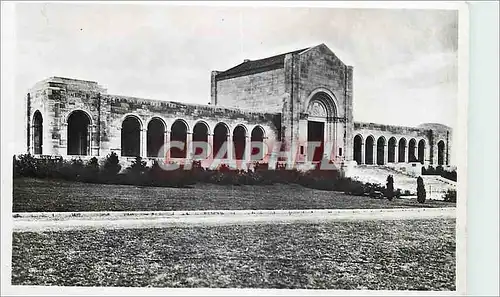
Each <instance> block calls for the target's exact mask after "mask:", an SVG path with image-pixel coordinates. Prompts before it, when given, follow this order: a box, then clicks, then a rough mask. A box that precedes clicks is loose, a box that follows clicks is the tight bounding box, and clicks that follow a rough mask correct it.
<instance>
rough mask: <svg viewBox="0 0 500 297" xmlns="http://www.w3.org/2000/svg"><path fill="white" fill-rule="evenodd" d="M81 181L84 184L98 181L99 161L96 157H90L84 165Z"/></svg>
mask: <svg viewBox="0 0 500 297" xmlns="http://www.w3.org/2000/svg"><path fill="white" fill-rule="evenodd" d="M82 180H83V181H84V182H96V181H98V180H99V160H97V158H96V157H92V158H91V159H90V160H89V161H88V162H87V164H85V167H84V170H83V176H82Z"/></svg>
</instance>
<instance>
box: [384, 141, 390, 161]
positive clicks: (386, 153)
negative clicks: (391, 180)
mask: <svg viewBox="0 0 500 297" xmlns="http://www.w3.org/2000/svg"><path fill="white" fill-rule="evenodd" d="M388 154H389V150H388V145H387V143H384V157H383V160H384V165H387V161H388V160H389V159H388Z"/></svg>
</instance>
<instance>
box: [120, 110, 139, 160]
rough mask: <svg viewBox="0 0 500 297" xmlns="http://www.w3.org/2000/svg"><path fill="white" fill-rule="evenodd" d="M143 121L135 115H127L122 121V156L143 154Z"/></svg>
mask: <svg viewBox="0 0 500 297" xmlns="http://www.w3.org/2000/svg"><path fill="white" fill-rule="evenodd" d="M141 127H142V125H141V122H140V120H139V119H138V118H137V117H135V116H127V117H126V118H125V120H124V121H123V123H122V132H121V145H122V156H124V157H138V156H140V155H141Z"/></svg>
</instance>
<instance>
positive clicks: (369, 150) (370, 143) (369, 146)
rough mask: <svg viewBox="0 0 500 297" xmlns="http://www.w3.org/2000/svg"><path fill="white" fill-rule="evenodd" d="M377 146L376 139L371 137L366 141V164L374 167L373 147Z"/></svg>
mask: <svg viewBox="0 0 500 297" xmlns="http://www.w3.org/2000/svg"><path fill="white" fill-rule="evenodd" d="M374 145H375V138H374V137H373V136H372V135H370V136H368V137H366V140H365V164H368V165H373V164H374V161H375V160H373V147H374Z"/></svg>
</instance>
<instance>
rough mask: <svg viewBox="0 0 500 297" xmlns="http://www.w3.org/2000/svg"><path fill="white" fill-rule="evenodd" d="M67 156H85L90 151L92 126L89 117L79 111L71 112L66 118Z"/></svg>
mask: <svg viewBox="0 0 500 297" xmlns="http://www.w3.org/2000/svg"><path fill="white" fill-rule="evenodd" d="M66 123H67V136H68V137H67V154H68V155H81V156H86V155H89V154H90V149H91V142H92V141H91V139H92V138H91V131H90V129H89V127H90V126H91V124H92V118H91V117H90V115H89V114H88V113H87V112H85V111H83V110H80V109H77V110H73V111H71V112H70V113H69V114H68V116H67V121H66Z"/></svg>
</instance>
